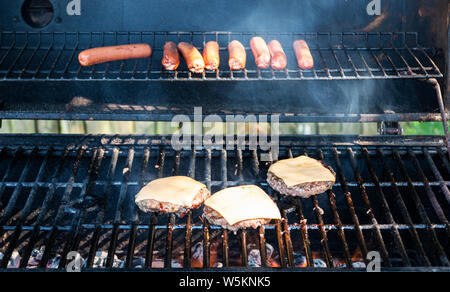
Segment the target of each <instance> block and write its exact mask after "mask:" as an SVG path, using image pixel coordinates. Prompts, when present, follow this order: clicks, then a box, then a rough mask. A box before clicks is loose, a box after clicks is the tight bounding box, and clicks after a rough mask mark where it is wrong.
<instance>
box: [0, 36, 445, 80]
mask: <svg viewBox="0 0 450 292" xmlns="http://www.w3.org/2000/svg"><path fill="white" fill-rule="evenodd" d="M255 35H259V36H262V37H263V38H264V39H266V41H270V40H272V39H276V40H278V41H280V42H281V44H282V45H283V48H284V50H285V52H286V55H287V58H288V66H287V68H286V69H285V70H284V71H274V70H272V69H267V70H260V69H258V68H257V67H256V65H255V62H254V57H253V55H252V53H251V50H250V48H249V41H250V39H251V38H252V37H253V36H255ZM296 39H305V40H306V41H307V42H308V44H309V46H310V48H311V51H312V54H313V57H314V60H315V67H314V68H313V69H312V70H301V69H299V68H298V67H297V62H296V58H295V53H294V51H293V49H292V43H293V41H294V40H296ZM211 40H214V41H217V42H218V43H219V45H220V52H221V65H220V68H219V69H218V70H217V71H206V72H205V73H203V74H193V73H191V72H189V71H188V69H187V67H186V64H185V63H184V61H182V62H181V64H180V67H179V68H178V70H177V71H165V70H164V69H163V68H162V65H161V59H162V51H163V46H164V43H165V42H166V41H174V42H180V41H186V42H190V43H192V44H193V45H194V46H196V47H197V48H198V49H199V50H202V49H203V46H204V44H205V43H206V42H208V41H211ZM232 40H239V41H241V42H242V43H243V44H244V46H245V47H246V50H247V67H246V69H245V70H242V71H230V70H229V67H228V49H227V45H228V43H229V42H230V41H232ZM141 42H144V43H148V44H150V45H151V46H152V48H153V54H152V56H151V57H150V58H147V59H139V60H127V61H117V62H111V63H107V64H99V65H96V66H92V67H88V68H83V67H81V66H80V65H79V63H78V58H77V56H78V53H79V52H80V51H82V50H84V49H88V48H91V47H97V46H110V45H119V44H127V43H141ZM435 53H436V50H435V49H433V48H425V47H422V46H421V45H420V44H419V35H418V33H417V32H351V33H335V32H315V33H268V32H263V33H257V32H219V31H216V32H181V31H179V32H0V80H11V81H14V80H52V81H57V80H145V81H174V80H178V81H230V80H232V81H246V80H334V79H336V80H342V79H416V78H440V77H443V75H442V73H441V72H440V70H439V68H438V67H437V65H436V64H435V62H434V61H433V56H434V55H435Z"/></svg>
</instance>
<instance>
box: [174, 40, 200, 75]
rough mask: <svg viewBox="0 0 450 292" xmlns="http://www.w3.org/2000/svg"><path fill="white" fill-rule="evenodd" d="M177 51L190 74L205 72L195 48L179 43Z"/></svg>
mask: <svg viewBox="0 0 450 292" xmlns="http://www.w3.org/2000/svg"><path fill="white" fill-rule="evenodd" d="M178 50H179V51H180V53H181V55H182V56H183V58H184V60H185V61H186V64H187V66H188V68H189V70H190V71H191V72H193V73H203V72H204V71H205V62H204V61H203V57H202V55H201V54H200V52H199V51H198V50H197V48H196V47H194V46H193V45H191V44H189V43H185V42H181V43H179V44H178Z"/></svg>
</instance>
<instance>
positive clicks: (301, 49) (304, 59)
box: [294, 40, 314, 70]
mask: <svg viewBox="0 0 450 292" xmlns="http://www.w3.org/2000/svg"><path fill="white" fill-rule="evenodd" d="M294 51H295V56H296V57H297V64H298V67H300V68H301V69H304V70H309V69H311V68H312V67H314V59H313V56H312V55H311V51H310V50H309V47H308V44H307V43H306V42H305V41H304V40H296V41H295V42H294Z"/></svg>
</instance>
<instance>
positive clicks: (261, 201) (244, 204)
mask: <svg viewBox="0 0 450 292" xmlns="http://www.w3.org/2000/svg"><path fill="white" fill-rule="evenodd" d="M205 205H206V206H208V207H210V208H212V209H214V210H215V211H216V212H218V213H219V214H220V215H222V217H223V218H224V219H225V220H226V221H227V222H228V223H229V224H230V225H233V224H236V223H238V222H240V221H244V220H250V219H280V218H281V215H280V210H278V207H277V205H276V204H275V203H274V202H273V200H272V199H271V198H270V197H269V195H267V194H266V193H265V192H264V191H263V190H262V189H261V188H259V187H257V186H254V185H250V186H239V187H232V188H227V189H224V190H221V191H219V192H217V193H215V194H214V195H212V196H211V197H210V198H209V199H207V200H206V201H205Z"/></svg>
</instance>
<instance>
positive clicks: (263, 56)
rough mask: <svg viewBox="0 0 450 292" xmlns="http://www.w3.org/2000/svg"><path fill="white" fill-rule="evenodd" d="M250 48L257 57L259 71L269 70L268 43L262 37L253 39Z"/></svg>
mask: <svg viewBox="0 0 450 292" xmlns="http://www.w3.org/2000/svg"><path fill="white" fill-rule="evenodd" d="M250 48H251V49H252V53H253V56H255V63H256V66H257V67H258V68H259V69H267V68H269V66H270V52H269V48H268V47H267V44H266V41H265V40H264V39H263V38H261V37H253V38H252V39H251V40H250Z"/></svg>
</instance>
